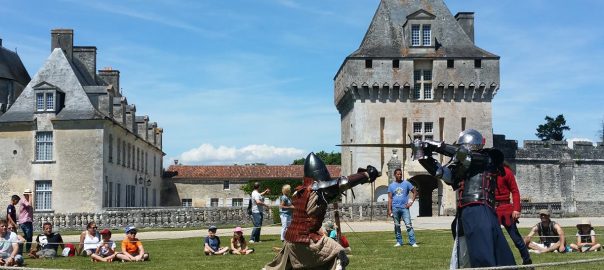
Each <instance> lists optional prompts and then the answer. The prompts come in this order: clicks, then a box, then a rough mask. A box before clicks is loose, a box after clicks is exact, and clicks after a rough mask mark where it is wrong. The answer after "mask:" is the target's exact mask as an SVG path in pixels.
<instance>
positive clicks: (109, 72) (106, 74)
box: [99, 67, 122, 97]
mask: <svg viewBox="0 0 604 270" xmlns="http://www.w3.org/2000/svg"><path fill="white" fill-rule="evenodd" d="M99 79H101V80H102V81H103V82H105V83H106V84H107V85H109V84H111V85H113V89H115V96H116V97H121V96H122V94H121V93H122V92H121V90H120V71H119V70H113V69H111V68H110V67H106V68H104V69H102V70H99Z"/></svg>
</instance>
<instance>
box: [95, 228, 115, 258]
mask: <svg viewBox="0 0 604 270" xmlns="http://www.w3.org/2000/svg"><path fill="white" fill-rule="evenodd" d="M101 237H102V240H101V242H100V243H99V244H98V246H97V248H96V250H95V252H94V253H93V254H92V255H90V259H91V260H92V261H93V262H113V258H115V256H116V255H117V254H116V253H115V242H113V241H112V240H111V231H110V230H109V229H103V230H102V231H101Z"/></svg>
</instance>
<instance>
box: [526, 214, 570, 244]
mask: <svg viewBox="0 0 604 270" xmlns="http://www.w3.org/2000/svg"><path fill="white" fill-rule="evenodd" d="M539 217H540V218H541V222H539V223H537V224H536V225H535V226H534V227H533V228H532V229H531V232H530V233H529V234H528V235H527V236H526V237H525V238H524V242H525V243H526V245H527V246H528V247H529V252H533V253H547V252H554V251H556V252H565V250H566V246H565V244H564V231H562V227H560V225H558V223H556V222H555V221H552V220H551V219H550V213H549V210H547V209H543V210H540V211H539ZM535 234H538V235H539V240H540V241H539V243H537V242H533V241H531V238H532V237H533V236H534V235H535Z"/></svg>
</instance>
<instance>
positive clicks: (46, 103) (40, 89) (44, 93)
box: [33, 82, 62, 112]
mask: <svg viewBox="0 0 604 270" xmlns="http://www.w3.org/2000/svg"><path fill="white" fill-rule="evenodd" d="M33 89H34V93H35V96H36V98H35V110H36V112H57V111H58V110H59V109H60V105H59V104H60V101H61V94H62V92H61V91H60V90H59V89H58V88H57V87H56V86H54V85H52V84H49V83H46V82H42V83H39V84H38V85H36V86H34V87H33Z"/></svg>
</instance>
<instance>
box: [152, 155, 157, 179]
mask: <svg viewBox="0 0 604 270" xmlns="http://www.w3.org/2000/svg"><path fill="white" fill-rule="evenodd" d="M156 169H157V157H156V156H153V176H156Z"/></svg>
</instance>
